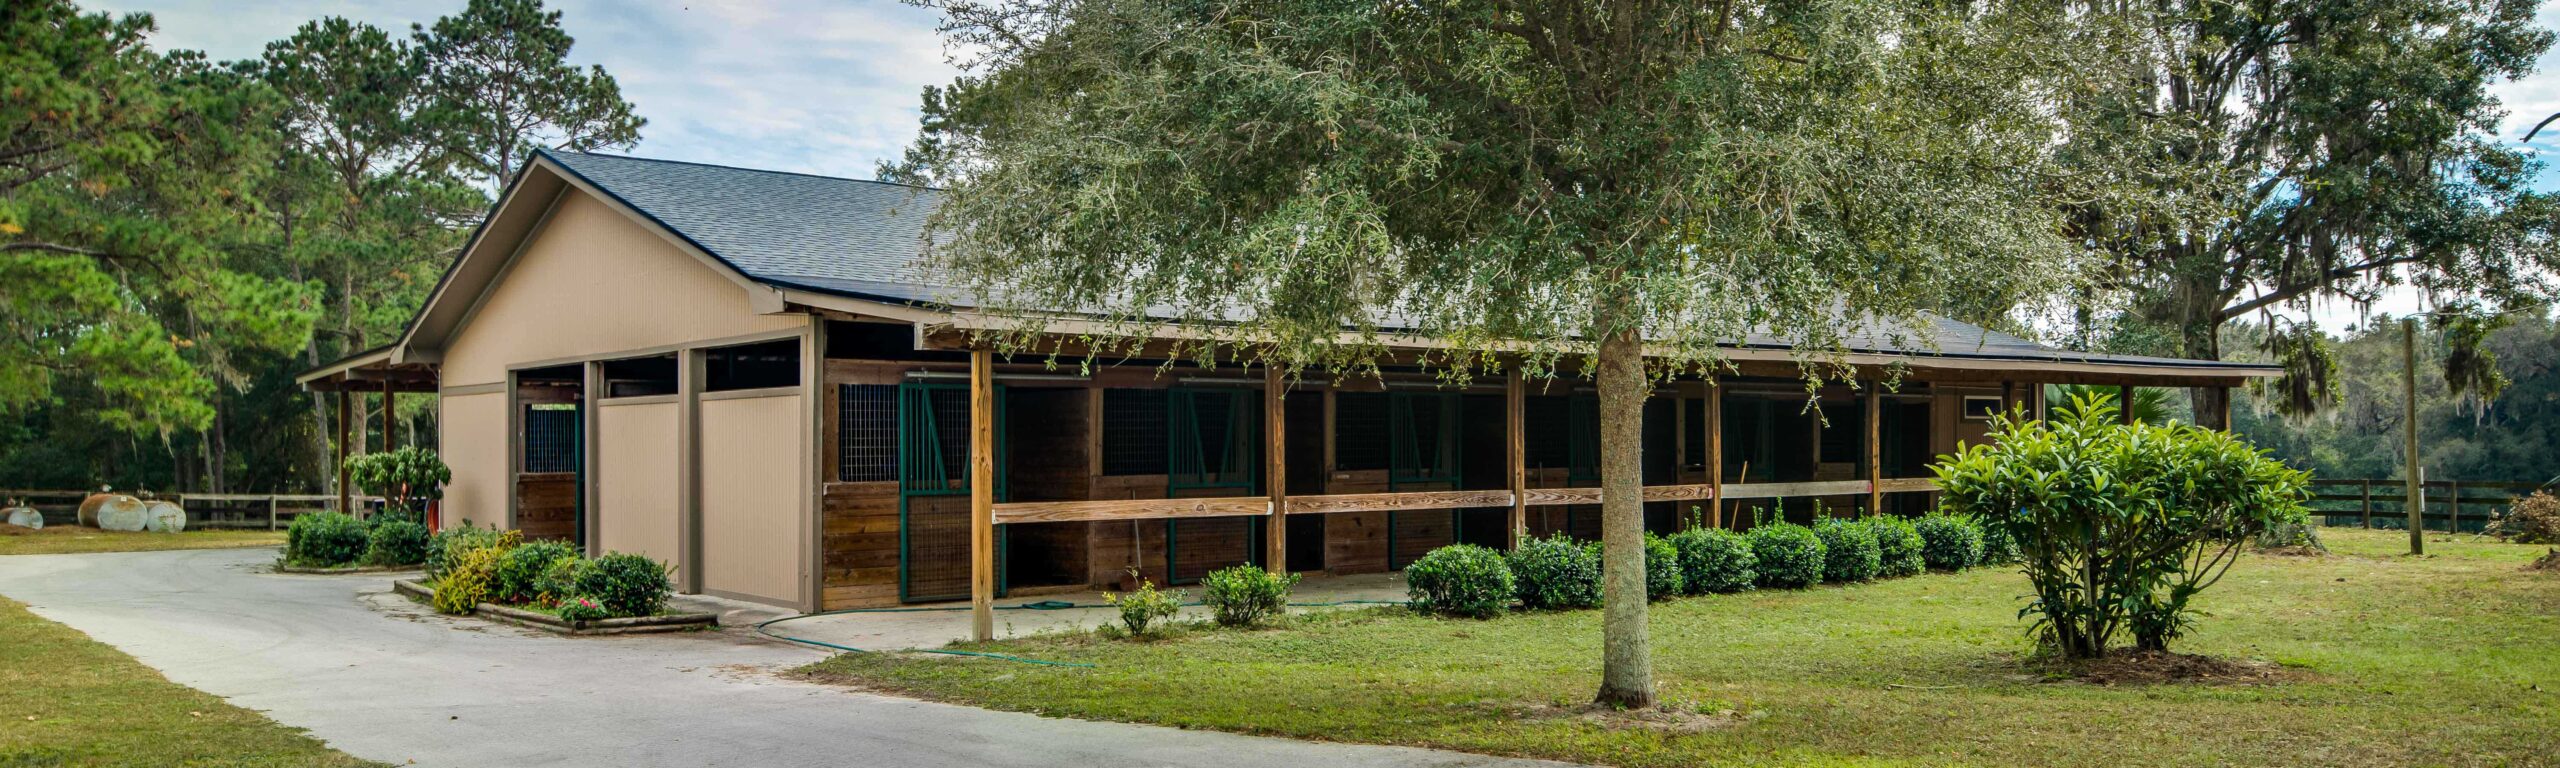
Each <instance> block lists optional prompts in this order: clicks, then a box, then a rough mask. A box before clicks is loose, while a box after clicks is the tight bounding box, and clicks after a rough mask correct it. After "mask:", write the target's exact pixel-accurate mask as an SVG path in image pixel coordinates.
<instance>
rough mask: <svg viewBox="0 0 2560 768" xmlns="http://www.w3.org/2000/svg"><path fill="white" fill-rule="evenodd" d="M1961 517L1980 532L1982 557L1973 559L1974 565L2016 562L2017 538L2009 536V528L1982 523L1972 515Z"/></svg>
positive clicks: (2011, 563)
mask: <svg viewBox="0 0 2560 768" xmlns="http://www.w3.org/2000/svg"><path fill="white" fill-rule="evenodd" d="M1963 517H1964V519H1965V521H1966V522H1969V523H1972V524H1973V529H1974V530H1976V531H1980V532H1982V557H1979V558H1976V559H1975V560H1974V561H1973V562H1974V564H1975V565H2016V564H2017V562H2018V540H2017V539H2013V538H2010V537H2009V529H2007V528H1999V527H1994V526H1988V525H1983V524H1982V520H1981V519H1980V518H1976V517H1974V516H1972V515H1965V516H1963Z"/></svg>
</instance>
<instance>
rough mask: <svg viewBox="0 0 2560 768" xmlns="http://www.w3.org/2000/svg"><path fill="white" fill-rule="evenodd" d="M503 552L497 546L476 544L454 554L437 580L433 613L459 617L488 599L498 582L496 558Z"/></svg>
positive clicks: (504, 552)
mask: <svg viewBox="0 0 2560 768" xmlns="http://www.w3.org/2000/svg"><path fill="white" fill-rule="evenodd" d="M504 554H506V551H505V550H501V549H498V548H496V547H479V548H475V549H468V550H464V551H463V553H462V554H461V555H460V556H457V557H455V558H454V559H453V562H452V563H451V564H450V566H449V567H448V568H447V569H446V571H445V574H444V578H442V579H438V580H437V581H436V599H435V609H436V612H437V613H449V614H453V615H456V616H460V615H462V614H466V613H470V612H471V610H472V609H474V608H478V607H479V606H480V604H481V603H483V602H487V601H488V599H489V589H490V587H491V586H492V585H494V584H496V583H497V572H498V558H499V557H500V556H502V555H504Z"/></svg>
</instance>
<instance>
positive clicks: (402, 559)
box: [364, 520, 427, 565]
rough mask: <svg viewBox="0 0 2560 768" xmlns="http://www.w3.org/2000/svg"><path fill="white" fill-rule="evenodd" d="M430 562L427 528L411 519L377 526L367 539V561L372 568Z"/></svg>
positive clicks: (365, 556)
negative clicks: (428, 557)
mask: <svg viewBox="0 0 2560 768" xmlns="http://www.w3.org/2000/svg"><path fill="white" fill-rule="evenodd" d="M426 559H427V527H426V526H423V525H419V524H417V523H416V522H413V521H409V520H388V521H383V522H378V523H374V524H373V533H372V534H371V535H369V536H367V537H366V540H365V547H364V561H365V562H366V563H368V564H372V565H417V564H419V563H421V562H425V561H426Z"/></svg>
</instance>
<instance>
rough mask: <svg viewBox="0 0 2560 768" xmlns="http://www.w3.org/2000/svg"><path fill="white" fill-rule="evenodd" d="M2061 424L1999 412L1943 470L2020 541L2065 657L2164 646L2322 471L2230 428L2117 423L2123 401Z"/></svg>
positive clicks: (1987, 523)
mask: <svg viewBox="0 0 2560 768" xmlns="http://www.w3.org/2000/svg"><path fill="white" fill-rule="evenodd" d="M2073 406H2074V407H2073V408H2070V409H2067V410H2065V411H2064V412H2063V413H2064V415H2063V416H2062V417H2060V418H2054V419H2047V420H2043V421H2017V420H2014V419H2011V418H2008V417H2006V416H1999V417H1995V421H1994V422H1993V433H1992V436H1991V439H1989V440H1986V441H1984V442H1983V443H1981V444H1979V445H1971V446H1968V447H1966V448H1965V449H1964V450H1963V451H1961V452H1959V453H1957V454H1956V455H1954V456H1950V457H1948V458H1947V459H1946V460H1945V461H1944V462H1942V463H1940V464H1939V465H1937V466H1936V467H1935V468H1934V469H1935V470H1936V472H1937V475H1938V487H1939V488H1940V489H1941V490H1942V498H1943V499H1945V503H1946V505H1947V507H1948V508H1949V509H1951V510H1953V511H1955V512H1958V513H1961V514H1968V515H1972V516H1973V517H1974V518H1975V519H1978V520H1980V521H1982V524H1983V526H1984V527H1985V528H1986V529H1996V530H2000V531H2002V532H2004V533H2006V534H2007V536H2008V538H2009V539H2010V540H2012V541H2015V542H2017V545H2018V551H2019V554H2020V561H2021V564H2022V565H2024V567H2025V571H2026V574H2027V580H2028V581H2029V582H2030V583H2031V584H2033V585H2034V587H2035V592H2036V593H2035V599H2034V601H2033V602H2031V603H2029V605H2028V607H2027V609H2026V611H2027V613H2029V614H2031V615H2033V616H2035V617H2036V622H2035V624H2034V625H2033V627H2032V629H2031V631H2032V632H2034V633H2035V634H2036V636H2037V638H2038V639H2039V640H2041V641H2042V642H2043V643H2044V644H2045V645H2046V646H2047V647H2050V648H2053V649H2055V650H2056V651H2058V652H2060V653H2061V654H2062V655H2063V656H2064V657H2066V658H2074V659H2087V658H2096V657H2100V656H2104V655H2106V653H2107V652H2108V650H2109V641H2110V640H2111V639H2112V638H2113V637H2115V636H2116V635H2117V634H2118V633H2120V632H2121V633H2130V634H2132V635H2133V636H2134V645H2135V647H2136V648H2139V649H2142V650H2148V651H2165V650H2167V649H2168V643H2169V641H2170V640H2172V639H2175V638H2177V637H2179V636H2181V635H2183V634H2184V633H2185V632H2186V631H2187V630H2188V628H2189V627H2190V626H2192V624H2193V615H2192V613H2191V612H2190V609H2189V608H2188V605H2189V602H2190V601H2191V600H2192V599H2194V597H2195V595H2196V594H2197V593H2199V592H2202V591H2203V590H2204V588H2205V587H2207V586H2209V585H2211V584H2213V583H2214V582H2215V581H2216V580H2219V579H2220V578H2221V577H2222V575H2223V574H2224V573H2225V572H2227V571H2228V570H2229V569H2230V567H2231V563H2232V562H2233V561H2234V560H2236V559H2237V558H2238V553H2239V552H2240V550H2241V549H2242V548H2243V546H2244V545H2246V544H2247V543H2248V542H2249V541H2250V540H2251V539H2252V538H2253V537H2255V536H2256V535H2258V534H2259V533H2260V532H2262V531H2265V530H2267V529H2268V528H2270V527H2272V526H2277V525H2283V524H2288V523H2301V522H2303V521H2305V520H2306V519H2307V511H2306V509H2305V508H2304V502H2305V501H2306V500H2307V499H2308V498H2309V490H2308V486H2309V482H2310V476H2309V475H2307V474H2305V473H2303V472H2300V471H2297V470H2294V469H2292V468H2289V467H2286V466H2284V465H2283V464H2281V463H2279V462H2277V461H2275V460H2273V459H2270V458H2268V457H2267V455H2266V453H2265V452H2264V451H2260V450H2258V449H2256V448H2254V447H2252V446H2250V445H2249V444H2247V443H2245V442H2242V441H2241V440H2239V439H2238V438H2236V437H2233V436H2232V435H2230V434H2229V433H2226V432H2218V431H2215V430H2210V429H2203V428H2200V427H2196V426H2193V425H2188V424H2175V423H2170V424H2130V425H2127V424H2118V423H2116V408H2115V401H2114V399H2113V398H2110V397H2106V396H2104V395H2098V396H2084V397H2080V398H2075V402H2074V403H2073Z"/></svg>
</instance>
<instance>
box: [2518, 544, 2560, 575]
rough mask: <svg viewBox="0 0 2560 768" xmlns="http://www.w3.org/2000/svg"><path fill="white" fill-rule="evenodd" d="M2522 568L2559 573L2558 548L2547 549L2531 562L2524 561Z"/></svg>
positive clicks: (2559, 558)
mask: <svg viewBox="0 0 2560 768" xmlns="http://www.w3.org/2000/svg"><path fill="white" fill-rule="evenodd" d="M2524 569H2525V570H2527V571H2539V572H2542V573H2560V549H2554V550H2549V551H2546V552H2544V553H2542V557H2541V558H2539V559H2536V560H2534V561H2533V562H2530V563H2526V564H2525V565H2524Z"/></svg>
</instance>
